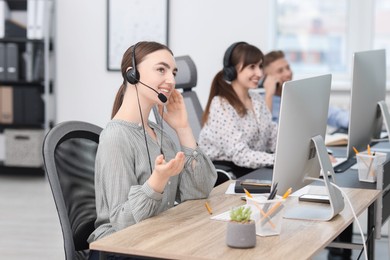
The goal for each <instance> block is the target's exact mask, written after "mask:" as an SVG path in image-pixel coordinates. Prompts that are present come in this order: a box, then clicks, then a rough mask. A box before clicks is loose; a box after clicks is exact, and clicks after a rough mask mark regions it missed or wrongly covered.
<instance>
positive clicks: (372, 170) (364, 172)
mask: <svg viewBox="0 0 390 260" xmlns="http://www.w3.org/2000/svg"><path fill="white" fill-rule="evenodd" d="M356 159H357V167H358V172H359V181H364V182H376V178H377V176H378V174H379V173H383V163H384V162H385V161H386V154H385V153H378V152H376V153H375V154H373V155H368V154H367V152H362V153H358V154H357V155H356Z"/></svg>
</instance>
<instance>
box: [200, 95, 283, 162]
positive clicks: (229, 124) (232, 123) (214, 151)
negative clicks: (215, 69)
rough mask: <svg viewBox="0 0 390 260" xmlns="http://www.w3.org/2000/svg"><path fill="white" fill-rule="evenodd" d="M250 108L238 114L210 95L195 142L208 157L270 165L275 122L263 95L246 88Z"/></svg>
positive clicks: (273, 149)
mask: <svg viewBox="0 0 390 260" xmlns="http://www.w3.org/2000/svg"><path fill="white" fill-rule="evenodd" d="M249 95H250V97H251V99H252V106H253V110H254V111H252V110H249V111H248V112H247V114H246V115H244V116H243V117H241V116H240V115H239V114H238V113H237V112H236V110H235V109H234V108H233V106H232V105H230V103H229V102H228V101H227V100H226V99H224V98H221V97H219V96H216V97H214V98H213V100H212V102H211V104H210V113H209V116H208V120H207V122H206V124H205V125H204V126H203V128H202V130H201V132H200V136H199V146H200V147H201V148H202V150H203V151H204V152H205V153H206V154H207V155H208V156H209V158H210V159H211V160H213V161H214V160H222V161H231V162H233V163H234V164H236V165H238V166H241V167H246V168H254V169H255V168H259V167H264V166H267V165H273V163H274V154H272V153H273V152H274V151H275V147H276V137H277V125H276V123H274V122H273V121H272V115H271V113H270V111H269V110H268V108H267V106H266V104H265V101H264V99H263V97H262V96H261V95H260V94H259V93H255V92H249Z"/></svg>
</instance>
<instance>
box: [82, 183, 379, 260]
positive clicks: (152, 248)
mask: <svg viewBox="0 0 390 260" xmlns="http://www.w3.org/2000/svg"><path fill="white" fill-rule="evenodd" d="M229 183H230V182H226V183H224V184H222V185H219V186H217V187H216V188H214V190H213V191H212V193H211V194H210V197H209V199H208V200H207V201H208V202H209V204H210V206H211V207H212V209H213V213H214V214H220V213H222V212H225V211H227V210H229V209H230V208H231V207H233V206H238V205H243V204H245V202H244V201H242V200H241V199H240V197H239V196H236V195H226V194H225V191H226V189H227V187H228V185H229ZM344 190H345V191H346V192H347V194H348V197H349V198H350V200H351V202H352V204H353V205H354V209H355V212H356V214H357V215H359V214H361V213H362V212H363V211H364V210H365V209H367V208H368V207H369V206H370V205H371V204H372V203H373V202H374V201H375V200H376V199H377V198H378V196H379V195H380V191H378V190H368V189H350V188H345V189H344ZM205 201H206V200H193V201H187V202H184V203H182V204H180V205H178V206H176V207H174V208H172V209H170V210H168V211H165V212H163V213H162V214H160V215H158V216H156V217H153V218H150V219H146V220H144V221H142V222H140V223H138V224H136V225H133V226H130V227H128V228H126V229H123V230H121V231H119V232H116V233H114V234H112V235H110V236H107V237H105V238H102V239H100V240H98V241H95V242H93V243H91V244H90V248H91V249H93V250H98V251H103V252H113V253H119V254H125V255H142V256H147V257H152V258H169V259H259V257H261V258H264V259H309V258H311V257H313V256H314V255H316V254H317V253H318V252H319V251H320V250H322V249H323V248H325V247H326V246H327V245H328V244H329V243H330V242H332V241H333V239H334V238H336V237H337V236H338V235H339V234H340V233H341V232H342V231H343V230H344V229H345V228H346V227H347V226H348V225H349V224H350V223H352V221H353V215H352V213H351V210H350V208H349V206H348V204H347V203H346V204H345V205H346V206H345V209H344V210H343V211H342V212H341V213H340V214H339V215H338V216H336V217H335V218H334V219H333V220H332V221H329V222H317V221H302V220H290V219H283V224H282V232H281V235H279V236H273V237H260V236H257V245H256V247H255V248H251V249H233V248H229V247H228V246H227V245H226V243H225V239H226V237H225V236H226V226H227V223H226V222H222V221H216V220H211V219H210V215H209V214H208V212H207V210H206V208H205V205H204V204H205ZM296 203H298V202H297V198H293V197H290V198H289V199H288V200H287V202H286V206H287V207H289V206H294V204H295V205H296Z"/></svg>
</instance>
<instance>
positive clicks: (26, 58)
mask: <svg viewBox="0 0 390 260" xmlns="http://www.w3.org/2000/svg"><path fill="white" fill-rule="evenodd" d="M22 56H23V62H24V78H25V79H26V81H27V82H31V81H33V60H34V58H33V57H34V45H33V43H31V42H27V43H26V51H25V52H24V53H23V54H22Z"/></svg>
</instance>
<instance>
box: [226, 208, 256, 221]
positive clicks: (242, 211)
mask: <svg viewBox="0 0 390 260" xmlns="http://www.w3.org/2000/svg"><path fill="white" fill-rule="evenodd" d="M251 214H252V210H251V208H250V207H245V206H241V207H238V208H233V209H232V210H231V211H230V220H231V221H235V222H241V223H246V222H250V221H251Z"/></svg>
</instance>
